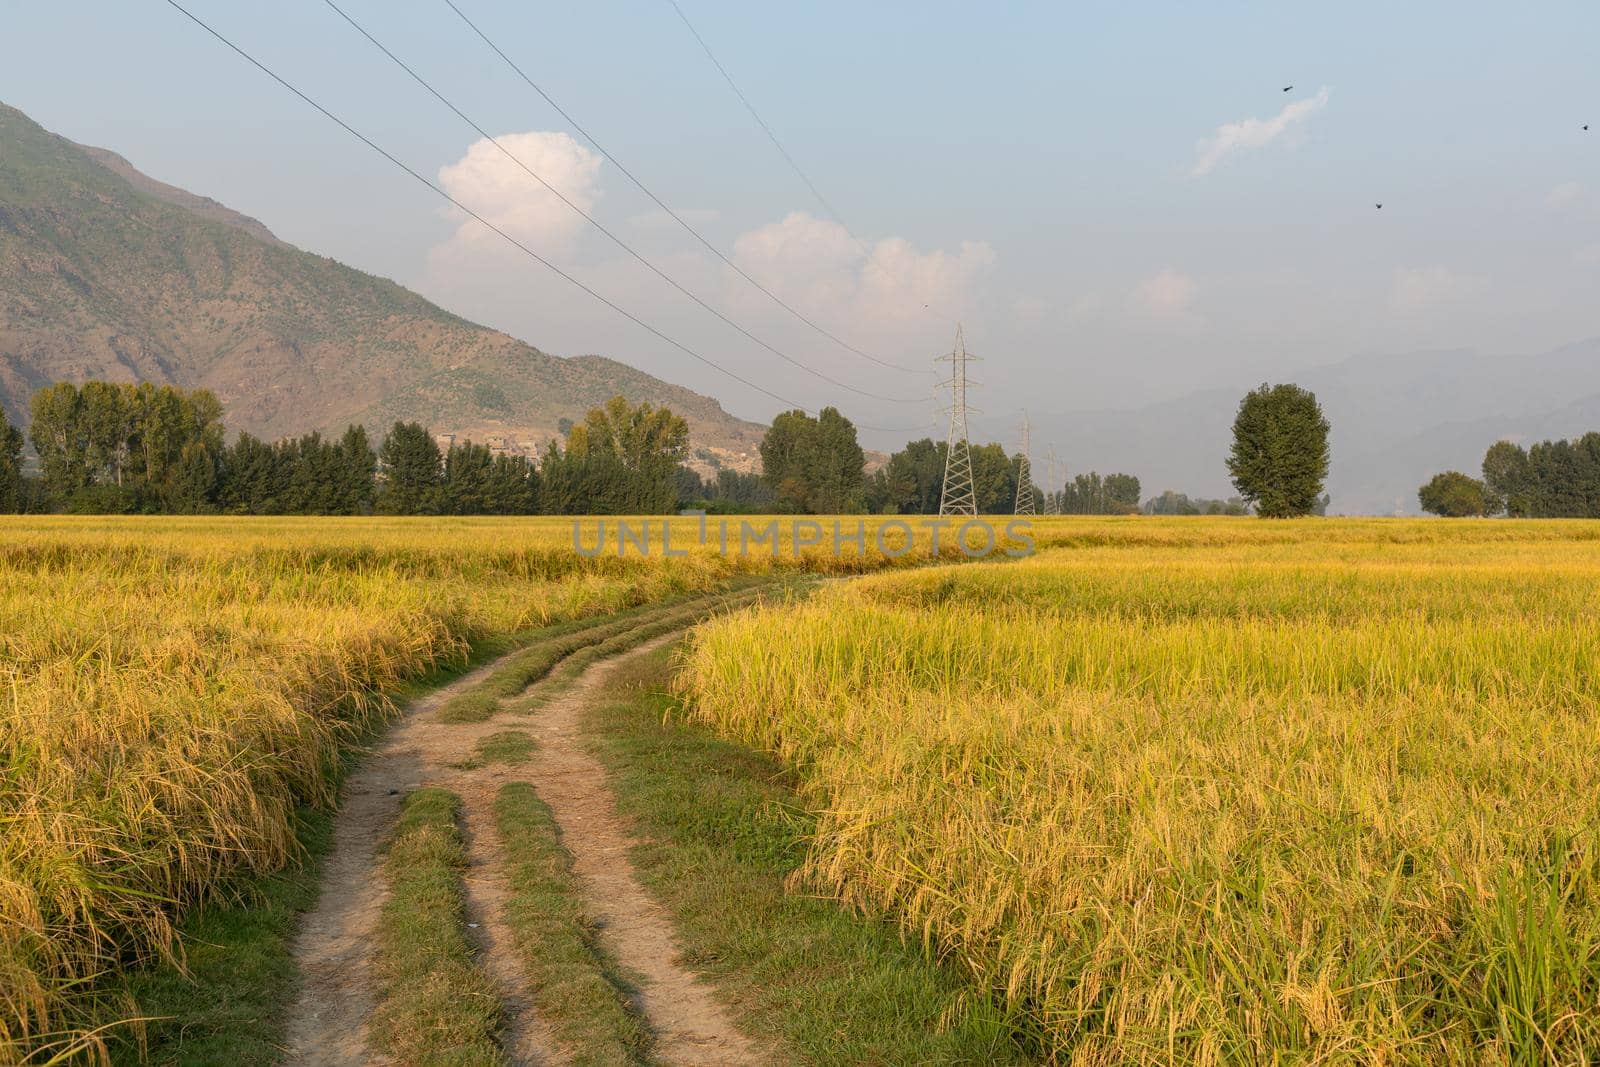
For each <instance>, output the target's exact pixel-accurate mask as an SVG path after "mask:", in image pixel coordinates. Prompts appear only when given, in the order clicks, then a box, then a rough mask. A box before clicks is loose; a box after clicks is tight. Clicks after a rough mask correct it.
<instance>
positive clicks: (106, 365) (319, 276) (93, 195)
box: [0, 104, 765, 470]
mask: <svg viewBox="0 0 1600 1067" xmlns="http://www.w3.org/2000/svg"><path fill="white" fill-rule="evenodd" d="M88 378H102V379H108V380H112V381H153V382H157V383H170V384H173V385H179V386H185V387H197V386H198V387H204V388H207V389H210V390H211V391H212V392H214V393H216V394H217V396H218V398H219V399H220V400H221V401H222V403H223V405H224V408H225V411H226V415H227V421H228V425H229V426H230V427H231V428H233V429H237V430H247V431H249V432H251V433H253V434H256V435H258V436H262V437H266V438H269V439H270V438H277V437H281V436H284V435H288V434H299V433H303V432H306V431H310V430H323V431H338V430H342V429H343V427H344V426H345V425H346V424H348V423H352V422H358V423H363V424H365V425H367V426H368V427H369V428H370V429H372V430H376V431H381V430H382V429H385V428H387V426H388V425H390V424H391V423H392V422H393V421H394V420H396V419H408V420H417V421H419V422H423V423H425V424H427V425H429V426H431V427H432V428H433V429H434V431H435V432H436V433H439V434H455V435H457V436H465V437H471V438H473V439H474V440H477V441H483V442H486V443H489V444H492V445H499V446H501V447H505V448H508V449H510V450H512V451H524V452H525V451H528V450H529V449H532V448H534V447H542V446H543V444H544V442H545V441H547V440H549V439H550V438H552V437H555V436H557V434H558V433H559V432H560V429H561V425H562V423H563V421H564V420H568V419H570V420H573V421H578V420H581V419H582V418H583V416H584V414H585V412H587V411H588V410H589V409H590V408H591V407H594V406H596V405H598V404H600V403H602V402H604V401H605V400H606V399H607V398H608V397H610V396H613V395H616V394H618V393H620V394H622V395H623V396H626V397H627V398H628V399H630V400H632V401H634V402H640V401H649V402H651V403H653V404H657V405H665V406H667V407H670V408H671V409H672V410H673V411H675V412H677V413H678V414H680V415H682V416H683V417H684V418H685V419H686V420H687V422H688V423H689V431H690V439H691V447H692V448H693V449H694V451H695V454H696V457H697V466H699V467H701V468H702V469H705V468H708V467H711V466H715V465H723V466H729V467H733V468H736V469H742V470H748V469H751V468H752V467H753V466H754V464H755V463H756V448H757V446H758V444H759V443H760V440H761V437H762V434H763V433H764V432H765V427H763V426H761V425H759V424H757V423H753V422H747V421H744V420H742V419H738V418H735V417H734V416H732V415H730V414H728V413H727V412H726V411H724V410H723V409H722V407H721V405H719V404H718V403H717V402H716V401H715V400H714V399H712V398H710V397H706V396H702V395H700V394H698V393H694V392H691V391H690V390H688V389H684V388H681V387H679V386H675V385H672V384H670V383H668V382H664V381H662V380H660V379H658V378H654V377H652V376H650V375H648V374H645V373H643V372H642V371H639V370H635V369H634V368H632V367H629V366H627V365H625V364H622V363H618V362H616V361H615V360H611V359H606V358H604V357H602V356H580V357H576V358H570V359H569V358H561V357H558V356H552V355H550V354H548V353H546V352H541V351H539V350H538V349H537V348H534V347H532V346H531V345H527V344H524V343H523V342H521V341H518V340H516V339H515V338H513V337H510V336H507V335H506V334H503V333H500V332H498V331H496V330H491V329H488V328H486V327H483V326H479V325H476V324H474V323H471V322H468V321H466V320H465V319H462V318H460V317H458V316H456V315H452V314H450V313H449V312H447V311H444V310H442V309H441V308H439V307H437V306H435V305H433V304H431V303H429V302H428V301H427V300H424V299H423V298H422V297H420V296H418V295H417V294H415V293H413V292H411V291H409V290H407V289H405V288H402V287H401V286H399V285H396V284H395V283H394V282H391V281H388V280H386V279H383V278H378V277H374V276H373V275H370V274H365V273H362V272H361V271H358V270H354V269H352V268H350V267H346V266H344V265H343V264H340V263H337V262H335V261H333V260H331V259H327V258H324V257H322V256H317V255H313V254H311V253H308V252H303V251H301V250H299V249H296V248H294V247H292V246H290V245H288V244H285V243H284V242H282V241H280V240H279V239H278V238H277V237H275V236H273V234H272V233H271V231H269V230H268V229H267V228H266V227H265V226H263V225H262V224H261V223H260V222H258V221H256V220H255V219H252V218H249V217H247V216H245V215H241V214H239V213H238V212H235V211H232V210H230V209H228V208H226V207H224V206H223V205H222V204H219V203H217V202H216V201H214V200H211V199H208V198H206V197H202V196H196V195H195V194H193V193H189V192H186V191H184V190H182V189H178V188H176V187H174V186H170V185H166V184H164V183H162V182H158V181H156V180H154V179H152V178H149V177H147V176H145V175H144V174H141V173H140V172H139V171H137V170H135V169H134V167H133V166H132V164H130V163H129V162H128V161H127V160H125V159H123V158H122V157H121V156H119V155H117V154H115V153H113V152H109V151H106V150H104V149H98V148H88V147H84V146H81V145H77V144H74V143H73V142H71V141H68V140H66V139H65V138H62V137H58V136H56V135H54V134H52V133H50V132H48V131H47V130H45V129H43V128H42V127H40V126H39V125H38V124H37V123H35V122H33V121H32V120H30V119H29V118H28V117H27V116H26V115H24V114H23V113H22V112H20V111H17V110H15V109H14V108H10V107H6V106H5V105H4V104H0V406H3V407H4V409H5V412H6V414H7V416H8V417H9V418H11V419H12V420H13V422H16V421H19V420H25V413H26V410H27V406H28V399H29V397H30V396H31V395H32V393H33V391H34V390H35V389H38V388H39V387H40V386H42V385H47V384H49V383H50V382H53V381H58V380H63V379H65V380H71V381H82V380H84V379H88Z"/></svg>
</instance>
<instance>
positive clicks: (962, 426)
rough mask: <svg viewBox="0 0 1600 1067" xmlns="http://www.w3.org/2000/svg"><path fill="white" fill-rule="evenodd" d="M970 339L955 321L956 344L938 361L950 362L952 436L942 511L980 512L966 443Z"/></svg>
mask: <svg viewBox="0 0 1600 1067" xmlns="http://www.w3.org/2000/svg"><path fill="white" fill-rule="evenodd" d="M976 358H977V357H976V356H969V355H967V342H966V340H965V338H963V337H962V334H961V325H960V324H959V323H957V324H956V346H955V348H953V349H951V351H950V354H949V355H945V356H940V357H939V359H938V362H940V363H943V362H945V361H946V360H948V361H949V362H950V380H949V381H947V382H943V383H941V384H943V385H948V386H949V387H950V407H949V412H950V438H949V442H948V443H947V444H946V446H945V453H944V484H942V485H941V486H940V487H939V514H940V515H977V514H978V496H977V493H976V492H975V491H974V490H973V487H972V450H971V448H970V447H969V446H968V444H967V385H968V384H969V383H968V381H967V364H968V363H970V362H972V361H973V360H975V359H976Z"/></svg>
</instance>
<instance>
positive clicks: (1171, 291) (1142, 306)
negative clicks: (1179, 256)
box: [1133, 267, 1200, 319]
mask: <svg viewBox="0 0 1600 1067" xmlns="http://www.w3.org/2000/svg"><path fill="white" fill-rule="evenodd" d="M1199 293H1200V286H1199V285H1198V284H1197V283H1196V282H1195V280H1194V279H1193V278H1191V277H1190V276H1189V275H1187V274H1185V273H1183V272H1182V271H1179V270H1174V269H1173V268H1171V267H1164V268H1162V269H1161V270H1160V271H1158V272H1156V273H1155V274H1152V275H1151V276H1150V277H1148V278H1146V279H1144V280H1143V281H1141V282H1140V283H1139V284H1138V285H1135V286H1134V287H1133V305H1134V307H1135V308H1137V309H1138V310H1140V311H1143V312H1144V313H1145V314H1147V315H1152V316H1155V317H1156V318H1162V319H1170V318H1176V317H1177V316H1179V315H1182V314H1184V313H1185V312H1187V311H1188V310H1189V308H1190V307H1191V306H1193V304H1194V300H1195V297H1196V296H1198V295H1199Z"/></svg>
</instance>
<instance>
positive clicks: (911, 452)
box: [866, 437, 946, 515]
mask: <svg viewBox="0 0 1600 1067" xmlns="http://www.w3.org/2000/svg"><path fill="white" fill-rule="evenodd" d="M945 451H946V446H945V443H944V442H943V441H939V442H935V441H933V440H932V439H931V438H927V437H924V438H922V439H921V440H918V441H910V442H907V444H906V446H905V448H903V449H901V450H900V451H899V452H895V453H893V454H892V455H890V457H889V462H888V463H886V464H885V465H884V466H882V467H880V468H879V469H878V470H876V471H874V472H873V475H872V478H871V480H870V481H869V482H868V485H867V494H866V495H867V500H866V503H867V508H868V510H870V511H872V512H875V513H878V514H895V515H932V514H934V513H936V512H937V511H938V510H939V489H940V486H941V485H942V483H943V480H944V460H945Z"/></svg>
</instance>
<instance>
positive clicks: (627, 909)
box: [288, 631, 768, 1067]
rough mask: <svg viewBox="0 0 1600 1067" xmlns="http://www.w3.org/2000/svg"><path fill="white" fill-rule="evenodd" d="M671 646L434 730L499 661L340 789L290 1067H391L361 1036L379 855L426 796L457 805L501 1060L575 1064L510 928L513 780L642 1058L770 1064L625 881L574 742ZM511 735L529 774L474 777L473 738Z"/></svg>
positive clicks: (424, 710) (624, 830) (609, 799)
mask: <svg viewBox="0 0 1600 1067" xmlns="http://www.w3.org/2000/svg"><path fill="white" fill-rule="evenodd" d="M680 636H681V631H678V632H674V633H669V634H665V635H662V636H658V637H654V638H652V639H651V640H649V641H646V642H645V643H643V644H641V645H638V646H636V647H635V648H633V649H631V650H627V651H623V652H621V653H620V654H618V655H615V656H612V657H610V658H606V659H601V660H599V661H597V662H595V663H593V664H590V665H589V666H588V667H587V668H585V669H584V670H583V671H582V672H581V673H580V674H579V675H578V676H577V677H576V678H575V679H574V680H573V681H572V682H571V684H569V685H568V686H566V687H565V688H564V689H561V690H559V691H558V692H556V693H555V694H554V695H552V696H551V697H550V698H549V699H548V701H547V702H545V703H543V704H542V705H541V706H540V707H539V708H538V710H536V711H535V712H534V713H533V714H532V715H514V714H508V713H507V712H506V710H505V707H506V705H511V704H514V702H515V701H514V700H512V701H507V702H506V704H504V705H502V709H501V711H500V713H499V714H497V715H495V716H493V717H492V718H490V719H488V720H487V721H484V722H476V723H460V722H441V721H439V718H438V711H439V709H440V707H441V706H442V705H443V704H444V703H445V702H446V701H447V700H448V699H449V698H450V697H452V696H454V695H456V694H458V693H461V692H464V691H466V690H468V689H471V688H472V687H473V686H475V685H477V684H478V683H479V682H481V681H482V680H483V679H484V678H485V676H486V675H487V674H488V673H489V672H490V671H492V670H493V669H494V667H495V666H496V665H497V663H498V662H499V661H495V662H492V663H489V664H486V665H484V666H482V667H479V668H477V669H476V670H474V671H472V672H470V673H469V674H466V675H463V676H462V677H461V678H459V679H457V680H456V681H454V682H452V683H451V684H450V685H448V686H445V687H444V688H442V689H439V690H437V691H435V692H434V693H432V694H430V695H428V696H427V697H425V698H423V699H420V700H418V701H415V702H413V703H412V704H411V705H410V707H409V708H408V709H407V712H406V714H405V716H404V717H403V718H401V719H400V720H399V721H398V722H397V723H396V724H395V726H394V727H393V728H392V729H391V730H390V732H389V734H388V736H387V737H386V738H385V739H384V740H383V742H382V743H381V744H380V745H379V746H378V747H377V748H376V749H375V750H374V752H373V753H372V754H371V755H370V756H368V758H367V759H366V760H365V761H364V762H363V764H362V765H361V766H360V767H359V768H358V769H357V771H356V772H355V773H353V774H352V775H351V776H350V777H349V778H348V779H347V781H346V787H345V793H344V803H343V805H342V807H341V809H340V811H339V814H338V817H337V819H336V821H335V828H334V843H333V851H332V853H331V855H330V856H329V858H328V860H327V862H326V863H325V865H324V869H323V877H322V883H323V884H322V890H321V893H320V895H319V898H318V902H317V905H316V907H315V909H314V910H313V911H311V912H310V913H308V914H307V915H306V917H305V919H304V921H303V923H302V926H301V929H300V931H299V933H298V935H297V937H296V939H295V943H294V953H295V958H296V960H297V961H298V962H299V964H300V967H301V972H302V975H303V984H302V988H301V992H300V996H299V998H298V1001H297V1003H296V1006H295V1008H294V1011H293V1013H292V1015H291V1018H290V1023H289V1027H288V1046H289V1050H290V1057H291V1062H294V1063H297V1064H308V1065H317V1067H324V1065H325V1067H354V1065H358V1064H379V1065H382V1064H387V1063H389V1061H388V1060H387V1059H385V1058H384V1057H383V1056H381V1055H378V1054H376V1053H375V1052H373V1051H372V1050H371V1049H370V1047H369V1041H368V1037H369V1035H368V1026H367V1022H368V1019H369V1018H370V1016H371V1014H372V1011H373V1008H374V1006H375V1004H376V996H375V991H376V987H377V981H376V978H377V976H376V973H375V968H374V965H373V958H372V954H373V951H374V947H375V945H374V941H375V937H376V931H377V925H378V919H379V915H380V913H381V911H382V907H383V903H384V900H385V898H386V895H387V890H386V886H385V882H384V879H383V876H382V858H383V857H382V851H383V845H384V842H385V841H387V839H388V837H389V835H390V834H391V833H392V831H393V828H394V825H395V821H396V819H397V817H398V815H399V811H400V804H401V801H402V800H403V799H404V797H405V796H406V794H408V793H410V792H412V791H413V790H416V789H418V788H421V787H423V786H436V787H439V788H442V789H448V790H450V791H451V792H454V793H455V794H457V795H458V796H459V797H460V798H461V804H462V812H461V821H462V834H463V838H464V841H465V845H466V848H467V853H468V869H467V870H466V872H465V873H464V876H463V885H464V889H465V897H466V910H467V920H468V922H469V923H472V924H476V926H475V928H469V929H468V931H467V933H468V934H469V935H470V936H471V939H472V940H473V941H474V942H475V943H476V947H477V948H478V951H479V963H480V965H481V966H482V967H483V968H484V970H485V972H486V973H487V974H488V975H489V977H490V978H491V979H492V980H493V981H494V982H495V984H496V986H497V987H498V988H499V990H500V994H501V1002H502V1008H503V1011H504V1026H503V1029H502V1034H501V1040H502V1046H503V1048H504V1051H505V1053H506V1055H507V1058H508V1059H509V1060H510V1061H511V1062H512V1063H516V1064H558V1063H563V1062H567V1061H568V1060H569V1059H570V1058H571V1057H570V1055H569V1053H570V1051H571V1050H567V1049H563V1048H561V1047H559V1045H558V1044H557V1043H556V1041H555V1040H554V1037H553V1035H552V1034H551V1033H550V1031H549V1029H548V1028H547V1027H544V1026H542V1025H541V1024H540V1022H539V1020H538V1019H537V1017H536V1013H535V1012H534V1010H533V1007H532V998H531V996H530V992H529V990H528V988H527V982H526V979H525V978H524V976H523V970H522V962H521V959H520V957H519V955H518V953H517V951H516V949H515V947H514V945H513V944H512V938H511V936H510V934H509V930H508V928H507V925H506V921H505V912H506V907H507V903H508V901H509V900H510V898H511V893H512V891H511V883H510V879H509V864H508V862H507V857H506V854H505V851H504V849H503V847H502V845H501V842H500V839H499V832H498V829H497V826H496V820H495V817H494V801H495V797H496V795H497V794H498V792H499V790H500V788H501V787H502V786H504V785H505V784H507V783H509V782H527V783H529V784H531V785H532V786H533V787H534V789H535V790H536V791H537V793H538V794H539V796H540V798H541V799H542V800H544V802H545V803H546V804H547V805H549V807H550V809H551V812H552V814H553V816H554V817H555V819H556V822H557V824H558V825H559V827H560V830H561V835H562V844H563V845H564V846H565V847H566V848H567V849H568V851H569V852H570V853H571V855H572V857H573V867H574V873H575V875H576V876H577V880H578V882H579V884H580V885H581V887H582V891H583V900H582V905H583V907H584V910H585V911H586V913H587V914H588V915H589V916H590V917H591V918H592V919H593V920H594V921H595V922H596V925H597V926H598V927H599V929H600V941H601V945H602V947H603V948H604V950H605V951H606V952H607V953H608V954H609V955H610V956H611V957H612V959H613V960H615V961H616V962H617V963H618V964H619V965H620V966H621V967H622V968H623V969H624V970H626V971H627V972H629V974H630V976H631V977H633V978H635V979H636V983H637V985H636V988H637V998H636V999H637V1005H638V1007H639V1009H640V1011H641V1014H642V1015H643V1017H644V1020H645V1022H646V1025H647V1026H648V1027H649V1029H650V1030H651V1032H652V1033H653V1035H654V1037H655V1042H654V1047H653V1049H652V1059H653V1060H655V1061H657V1062H661V1063H666V1064H694V1065H697V1067H698V1065H717V1064H728V1065H744V1064H762V1063H766V1062H768V1057H766V1056H764V1055H762V1054H761V1053H760V1052H759V1051H758V1050H757V1048H756V1047H755V1045H754V1044H753V1043H752V1042H751V1040H750V1039H749V1038H748V1037H746V1036H745V1035H744V1034H743V1033H742V1032H740V1031H739V1030H738V1029H737V1027H735V1026H734V1024H733V1022H732V1019H731V1017H730V1016H729V1015H728V1013H727V1011H726V1009H724V1008H723V1007H722V1005H721V1004H720V1003H719V1002H718V1001H717V999H716V998H715V996H714V994H713V993H712V990H711V988H710V987H709V986H708V985H707V984H706V983H704V982H703V981H701V980H700V979H699V978H698V977H697V976H696V975H695V973H694V972H693V971H692V970H691V969H690V968H688V967H687V966H686V965H684V963H683V962H682V960H681V958H680V957H681V952H680V949H679V946H678V942H677V936H676V932H675V931H674V929H673V926H672V922H671V919H670V918H669V916H668V915H667V913H666V911H665V909H664V908H662V907H661V906H660V905H659V904H658V903H656V902H655V900H654V899H653V898H651V897H650V895H649V894H648V892H647V891H646V890H645V888H644V886H643V885H642V883H640V881H639V880H638V877H637V874H636V873H635V871H634V869H633V865H632V862H631V861H630V859H629V855H628V853H629V849H630V848H631V847H632V845H633V844H634V843H635V840H634V838H633V837H632V836H631V834H630V832H629V829H628V826H627V824H626V823H625V821H624V820H623V819H622V817H621V816H620V815H619V814H618V813H617V809H616V799H615V797H614V795H613V794H612V792H611V790H610V786H609V784H608V782H607V776H606V771H605V768H604V767H603V766H602V765H601V764H600V762H599V761H598V760H597V759H596V758H595V757H594V756H592V755H590V754H589V752H588V748H587V737H586V734H585V732H584V729H583V717H584V713H585V712H586V711H587V710H588V708H589V707H590V705H591V704H592V702H593V701H594V700H595V699H596V697H597V695H598V693H599V691H600V689H601V688H602V687H603V685H604V684H605V682H606V680H607V679H608V678H609V677H610V675H611V673H612V672H613V671H614V670H615V669H616V668H617V666H618V665H619V664H620V663H622V662H625V661H626V660H628V659H631V658H633V657H635V656H642V655H645V654H648V653H649V652H651V651H654V650H655V649H658V648H660V647H661V646H663V645H665V644H666V643H668V642H670V641H672V640H674V639H676V638H678V637H680ZM513 727H514V728H517V729H521V730H524V731H526V732H528V733H530V734H532V735H533V736H534V737H535V738H536V739H537V742H538V745H537V748H536V751H535V754H534V756H533V758H532V759H531V761H530V762H527V763H523V764H519V765H506V764H497V763H490V764H486V765H483V766H476V767H474V766H470V764H471V763H472V762H473V761H474V760H475V757H476V756H477V748H478V744H479V742H480V741H482V740H483V739H485V738H487V737H489V736H490V735H492V734H495V733H498V732H500V731H503V730H505V729H507V728H513Z"/></svg>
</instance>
